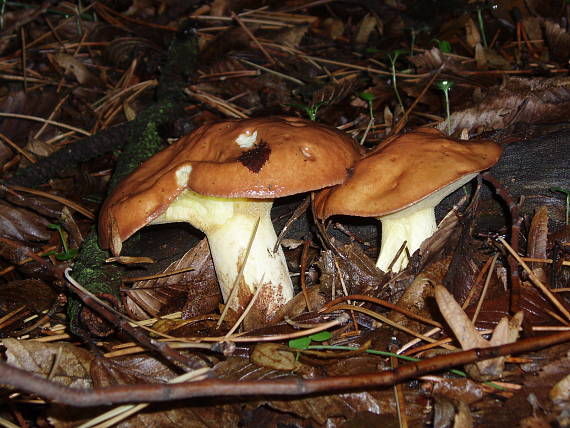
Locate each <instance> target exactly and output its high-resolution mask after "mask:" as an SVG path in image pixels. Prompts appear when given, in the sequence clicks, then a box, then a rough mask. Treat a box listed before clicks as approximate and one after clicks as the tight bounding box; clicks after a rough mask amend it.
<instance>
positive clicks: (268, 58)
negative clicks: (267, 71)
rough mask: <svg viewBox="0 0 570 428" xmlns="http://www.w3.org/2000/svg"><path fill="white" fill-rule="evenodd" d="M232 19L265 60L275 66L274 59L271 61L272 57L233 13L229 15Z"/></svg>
mask: <svg viewBox="0 0 570 428" xmlns="http://www.w3.org/2000/svg"><path fill="white" fill-rule="evenodd" d="M230 16H231V17H232V19H234V20H235V21H236V22H237V23H238V24H239V26H240V27H241V29H242V30H243V31H244V32H245V34H247V36H248V37H249V38H250V39H251V40H252V41H253V43H254V44H255V46H257V48H258V49H259V50H260V51H261V53H262V54H263V55H264V56H265V58H267V60H268V61H269V62H270V63H271V64H272V65H273V64H276V62H277V61H275V59H273V57H272V56H271V55H269V52H267V51H266V50H265V48H264V47H263V46H262V45H261V43H259V40H257V37H255V36H254V35H253V33H252V32H251V31H250V30H249V28H247V25H245V24H244V23H243V21H242V20H241V18H240V17H239V16H237V15H236V14H235V13H234V12H232V13H231V15H230Z"/></svg>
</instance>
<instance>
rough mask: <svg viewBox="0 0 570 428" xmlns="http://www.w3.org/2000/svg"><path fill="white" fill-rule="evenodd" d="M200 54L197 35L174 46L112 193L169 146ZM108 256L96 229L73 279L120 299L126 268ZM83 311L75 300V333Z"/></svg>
mask: <svg viewBox="0 0 570 428" xmlns="http://www.w3.org/2000/svg"><path fill="white" fill-rule="evenodd" d="M197 53H198V49H197V38H196V37H195V35H192V37H190V38H189V39H186V40H179V39H177V40H175V41H174V42H173V43H172V45H171V48H170V49H169V55H168V61H167V63H166V65H165V66H164V68H163V70H162V76H161V79H160V81H159V86H158V89H157V102H156V103H155V104H153V105H151V106H150V107H148V108H147V109H145V110H144V111H142V112H141V113H139V115H138V116H137V117H136V118H135V119H134V123H133V127H132V131H131V133H130V135H129V137H128V141H127V144H126V145H125V146H124V148H123V151H122V153H121V154H120V155H119V157H118V159H117V165H116V168H115V171H114V173H113V177H112V178H111V182H110V185H109V190H110V191H111V190H112V189H114V188H115V187H116V185H117V184H118V183H119V182H120V181H121V180H122V179H124V178H125V177H126V176H127V175H128V174H129V173H130V172H131V171H132V170H134V169H135V168H136V167H137V166H139V165H140V164H141V163H142V162H144V161H145V160H146V159H148V158H149V157H151V156H152V155H154V154H155V153H157V152H158V151H160V150H162V149H163V148H164V147H165V146H166V143H165V141H164V140H163V139H162V138H161V136H160V134H159V129H160V127H161V126H162V125H164V124H166V123H168V122H169V121H171V120H172V119H173V118H174V117H176V116H177V115H179V114H181V113H183V111H184V110H183V107H184V105H183V103H184V100H185V98H184V92H183V89H184V86H185V85H186V84H187V81H188V77H189V76H190V75H191V74H192V71H193V70H194V66H195V59H196V55H197ZM108 256H109V253H108V252H107V251H104V250H102V249H101V248H100V247H99V244H98V242H97V233H96V230H95V228H93V230H92V231H91V233H90V234H89V236H88V237H87V238H86V239H85V242H84V243H83V245H82V246H81V249H80V253H79V257H78V259H77V261H76V262H75V265H74V267H73V272H72V276H73V278H74V279H75V280H77V281H78V282H79V283H80V284H81V285H82V286H83V287H85V288H87V289H88V290H89V291H91V292H93V293H110V294H114V295H115V296H117V297H118V296H119V284H120V278H121V277H122V275H123V273H124V268H123V267H122V266H119V265H116V264H107V263H105V259H106V258H107V257H108ZM80 309H81V305H80V302H79V301H78V300H77V299H71V300H70V303H69V306H68V315H69V320H70V327H71V331H72V332H73V333H80V332H81V328H80V325H79V320H78V314H79V311H80Z"/></svg>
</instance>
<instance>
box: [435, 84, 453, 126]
mask: <svg viewBox="0 0 570 428" xmlns="http://www.w3.org/2000/svg"><path fill="white" fill-rule="evenodd" d="M435 86H436V88H438V89H440V90H442V91H443V97H444V100H445V118H446V120H447V134H448V135H451V120H450V116H451V114H450V109H449V90H450V89H451V88H453V86H455V82H453V81H452V80H439V81H437V82H436V83H435Z"/></svg>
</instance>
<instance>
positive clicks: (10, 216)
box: [0, 201, 51, 242]
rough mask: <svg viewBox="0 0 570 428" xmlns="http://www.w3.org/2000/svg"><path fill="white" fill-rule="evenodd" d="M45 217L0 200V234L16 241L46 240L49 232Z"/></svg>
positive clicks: (49, 234)
mask: <svg viewBox="0 0 570 428" xmlns="http://www.w3.org/2000/svg"><path fill="white" fill-rule="evenodd" d="M49 224H50V222H49V221H48V220H46V219H45V218H43V217H41V216H39V215H38V214H35V213H33V212H31V211H28V210H26V209H24V208H17V207H15V206H13V205H10V204H8V203H6V202H4V201H0V236H2V237H4V238H8V239H13V240H16V241H22V242H26V241H36V242H37V241H47V240H48V239H49V238H50V236H51V232H50V231H49V229H48V225H49Z"/></svg>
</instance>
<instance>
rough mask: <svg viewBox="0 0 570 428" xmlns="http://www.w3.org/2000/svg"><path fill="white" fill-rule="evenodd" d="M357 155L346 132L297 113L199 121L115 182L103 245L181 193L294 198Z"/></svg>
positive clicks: (104, 211)
mask: <svg viewBox="0 0 570 428" xmlns="http://www.w3.org/2000/svg"><path fill="white" fill-rule="evenodd" d="M240 136H241V137H240ZM359 156H360V148H359V146H358V145H357V144H355V143H354V141H353V140H352V139H351V138H350V137H349V136H347V135H346V134H345V133H343V132H341V131H338V130H337V129H335V128H332V127H329V126H326V125H321V124H317V123H314V122H310V121H306V120H302V119H298V118H285V117H270V118H261V119H246V120H226V121H222V122H216V123H211V124H206V125H203V126H201V127H200V128H198V129H197V130H195V131H194V132H192V133H191V134H189V135H186V136H184V137H182V138H180V139H179V140H178V141H177V142H176V143H174V144H173V145H171V146H170V147H168V148H166V149H165V150H163V151H161V152H160V153H158V154H156V155H154V156H153V157H152V158H150V159H148V160H147V161H146V162H144V163H143V164H142V165H141V166H139V167H138V168H137V169H136V170H135V171H134V172H133V173H131V174H130V175H129V176H128V177H127V178H126V179H125V180H123V181H122V182H121V183H120V184H119V185H118V186H117V188H116V189H115V190H114V192H113V193H112V194H111V195H110V196H109V197H108V198H107V200H106V201H105V203H104V204H103V206H102V208H101V211H100V216H99V238H100V244H101V246H102V247H103V248H107V247H109V245H110V243H111V237H112V236H113V237H114V238H115V239H117V238H119V239H120V240H121V241H124V240H126V239H127V238H128V237H130V236H131V235H132V234H133V233H135V232H136V231H137V230H139V229H140V228H142V227H144V226H145V225H146V224H148V223H150V222H151V221H152V220H154V219H155V218H156V217H158V216H159V215H160V214H162V213H163V212H164V211H165V210H166V208H167V207H168V205H169V204H170V202H171V201H173V200H174V199H175V198H176V197H177V196H178V195H179V194H180V193H182V192H183V191H184V190H187V189H189V190H192V191H194V192H197V193H200V194H203V195H207V196H218V197H231V198H240V197H244V198H259V199H266V198H276V197H282V196H288V195H294V194H297V193H302V192H307V191H310V190H316V189H321V188H323V187H327V186H332V185H335V184H339V183H341V182H343V181H344V180H345V178H346V176H347V173H348V170H349V169H350V168H351V167H352V165H353V163H354V162H355V161H356V160H357V159H358V158H359Z"/></svg>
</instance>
